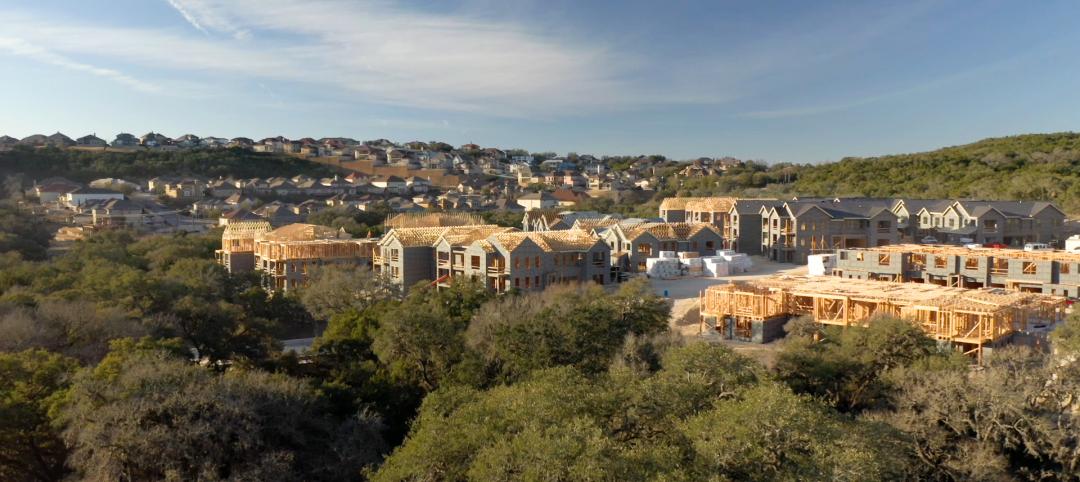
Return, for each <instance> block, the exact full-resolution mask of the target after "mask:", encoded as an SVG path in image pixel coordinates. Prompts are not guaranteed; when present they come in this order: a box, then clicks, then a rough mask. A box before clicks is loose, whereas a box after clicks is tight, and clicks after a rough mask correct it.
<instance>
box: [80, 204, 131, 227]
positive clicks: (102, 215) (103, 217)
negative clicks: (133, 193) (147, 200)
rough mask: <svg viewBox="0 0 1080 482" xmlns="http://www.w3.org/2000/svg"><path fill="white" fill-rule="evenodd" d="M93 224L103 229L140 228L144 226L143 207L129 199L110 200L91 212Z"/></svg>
mask: <svg viewBox="0 0 1080 482" xmlns="http://www.w3.org/2000/svg"><path fill="white" fill-rule="evenodd" d="M91 213H92V215H93V223H94V225H95V226H102V227H138V226H140V225H142V224H143V206H142V205H140V204H137V203H135V202H134V201H131V200H128V199H110V200H108V201H105V202H103V203H101V204H98V205H95V206H94V208H93V209H92V210H91Z"/></svg>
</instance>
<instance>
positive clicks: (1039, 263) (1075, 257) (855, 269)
mask: <svg viewBox="0 0 1080 482" xmlns="http://www.w3.org/2000/svg"><path fill="white" fill-rule="evenodd" d="M833 274H834V275H835V276H839V277H841V278H847V279H861V280H867V279H873V280H887V281H899V282H905V281H906V282H923V283H935V284H940V285H945V286H958V287H964V288H984V287H986V288H1006V289H1012V290H1017V291H1030V292H1037V293H1043V294H1048V295H1060V296H1069V297H1073V298H1076V297H1080V254H1076V253H1067V252H1063V251H1023V250H1018V249H986V248H978V249H968V248H961V247H955V246H924V245H895V246H888V247H882V248H868V249H840V250H837V256H836V265H835V267H834V269H833Z"/></svg>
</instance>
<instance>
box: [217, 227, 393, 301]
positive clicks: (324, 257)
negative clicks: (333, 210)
mask: <svg viewBox="0 0 1080 482" xmlns="http://www.w3.org/2000/svg"><path fill="white" fill-rule="evenodd" d="M374 247H375V240H374V239H352V238H351V236H349V235H348V234H347V233H345V232H344V231H341V230H337V229H334V228H330V227H326V226H318V225H314V224H299V223H298V224H290V225H288V226H283V227H280V228H278V229H275V230H271V229H270V224H269V223H268V222H266V221H255V222H241V223H232V224H230V225H229V226H227V227H226V228H225V232H224V234H223V235H222V247H221V249H219V250H217V252H216V254H217V259H218V262H219V263H221V264H222V265H223V266H225V267H226V269H227V270H229V272H232V273H239V272H246V271H252V270H255V271H259V272H261V273H262V274H263V275H264V277H265V284H266V287H267V288H268V289H270V290H272V291H288V290H290V289H293V288H298V287H302V286H304V285H306V284H307V282H308V280H309V276H310V275H311V273H312V271H313V270H314V269H315V268H316V267H319V266H325V265H339V266H366V267H370V266H371V260H372V252H373V249H374Z"/></svg>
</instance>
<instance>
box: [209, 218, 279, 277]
mask: <svg viewBox="0 0 1080 482" xmlns="http://www.w3.org/2000/svg"><path fill="white" fill-rule="evenodd" d="M273 229H274V228H272V227H270V222H269V221H261V220H260V221H236V222H232V223H229V224H227V225H226V226H225V232H224V233H222V234H221V249H219V250H216V251H214V257H215V258H216V259H217V262H218V264H220V265H222V266H224V267H225V270H226V271H228V272H230V273H243V272H247V271H251V270H253V269H255V239H256V238H258V237H259V236H260V235H262V234H265V233H268V232H270V231H272V230H273Z"/></svg>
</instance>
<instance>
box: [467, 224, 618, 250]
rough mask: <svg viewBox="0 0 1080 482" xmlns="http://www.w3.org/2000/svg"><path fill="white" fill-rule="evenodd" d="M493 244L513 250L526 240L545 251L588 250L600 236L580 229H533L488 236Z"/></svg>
mask: <svg viewBox="0 0 1080 482" xmlns="http://www.w3.org/2000/svg"><path fill="white" fill-rule="evenodd" d="M488 241H490V242H491V243H492V244H494V245H497V246H502V247H503V249H505V250H507V251H513V250H515V249H517V248H518V247H519V246H521V245H522V244H523V243H525V242H531V243H533V244H535V245H537V246H538V247H539V248H540V249H542V250H544V251H552V252H555V251H588V250H589V249H592V247H593V246H595V245H596V243H597V242H599V241H600V238H598V237H596V236H594V235H592V234H590V233H587V232H585V231H580V230H575V229H571V230H563V231H533V232H528V233H521V232H513V233H502V234H496V235H494V236H491V237H490V238H488Z"/></svg>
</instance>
